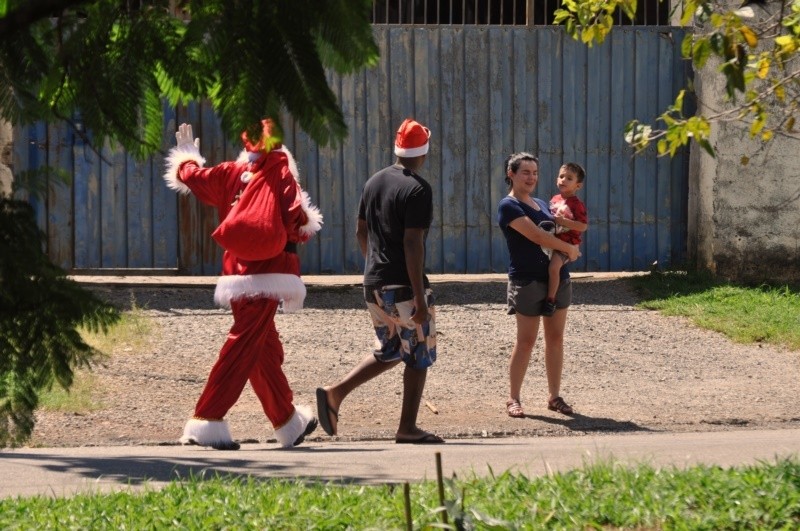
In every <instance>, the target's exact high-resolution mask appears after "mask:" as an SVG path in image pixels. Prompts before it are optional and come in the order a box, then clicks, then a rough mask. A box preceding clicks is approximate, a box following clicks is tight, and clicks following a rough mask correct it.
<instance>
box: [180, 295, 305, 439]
mask: <svg viewBox="0 0 800 531" xmlns="http://www.w3.org/2000/svg"><path fill="white" fill-rule="evenodd" d="M231 309H232V310H233V327H232V328H231V330H230V332H228V339H227V341H225V344H224V345H223V346H222V350H220V353H219V359H218V360H217V362H216V363H215V364H214V367H213V368H212V369H211V374H209V375H208V382H207V383H206V387H205V389H204V390H203V394H201V395H200V399H199V400H198V401H197V406H196V407H195V410H194V416H195V417H196V418H201V419H205V420H221V419H222V418H223V417H225V414H226V413H228V410H229V409H230V408H231V407H233V405H234V404H235V403H236V401H237V400H238V399H239V396H240V395H241V394H242V390H243V389H244V386H245V383H247V380H250V385H251V386H252V387H253V390H254V391H255V393H256V396H258V399H259V400H260V401H261V407H262V408H263V409H264V413H266V415H267V418H268V419H269V420H270V422H272V425H273V426H274V427H275V428H279V427H281V426H282V425H283V424H285V423H286V422H287V421H288V420H289V419H290V418H291V416H292V414H293V413H294V405H292V398H293V397H292V389H291V388H290V387H289V382H288V381H287V380H286V375H284V374H283V369H282V368H281V365H282V364H283V345H281V340H280V337H279V336H278V331H277V330H276V329H275V312H276V310H277V309H278V301H275V300H272V299H265V298H257V299H239V300H234V301H231Z"/></svg>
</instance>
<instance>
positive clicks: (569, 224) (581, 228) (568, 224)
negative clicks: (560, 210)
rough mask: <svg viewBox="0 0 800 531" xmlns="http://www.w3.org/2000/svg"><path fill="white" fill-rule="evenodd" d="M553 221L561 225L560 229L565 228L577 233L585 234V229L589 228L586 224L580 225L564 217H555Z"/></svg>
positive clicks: (578, 222)
mask: <svg viewBox="0 0 800 531" xmlns="http://www.w3.org/2000/svg"><path fill="white" fill-rule="evenodd" d="M555 220H556V223H557V224H559V225H561V226H562V227H566V228H568V229H569V230H574V231H577V232H585V231H586V229H588V228H589V224H588V223H581V222H580V221H576V220H574V219H569V218H565V217H564V216H555Z"/></svg>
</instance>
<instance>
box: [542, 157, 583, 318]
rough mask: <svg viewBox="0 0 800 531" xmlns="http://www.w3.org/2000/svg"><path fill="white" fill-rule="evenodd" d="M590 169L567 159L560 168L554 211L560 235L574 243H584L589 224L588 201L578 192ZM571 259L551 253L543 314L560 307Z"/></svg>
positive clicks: (552, 210) (553, 201)
mask: <svg viewBox="0 0 800 531" xmlns="http://www.w3.org/2000/svg"><path fill="white" fill-rule="evenodd" d="M585 178H586V171H585V170H584V169H583V168H582V167H581V165H580V164H577V163H575V162H567V163H566V164H564V165H563V166H561V168H560V169H559V170H558V177H557V178H556V186H558V191H559V193H557V194H556V195H554V196H553V198H552V199H551V200H550V212H552V214H553V217H555V221H556V233H555V235H556V237H557V238H559V239H561V240H564V241H565V242H567V243H571V244H573V245H580V243H581V233H582V232H584V231H585V230H586V229H587V228H588V227H589V225H588V219H587V215H586V205H584V204H583V201H581V200H580V199H578V196H577V195H575V194H577V193H578V190H580V189H581V188H583V180H584V179H585ZM568 262H569V258H568V257H567V255H565V254H564V253H561V252H558V251H552V252H551V253H550V270H549V278H548V283H547V298H546V299H545V301H544V305H543V307H542V315H544V316H547V317H549V316H551V315H553V314H554V313H555V311H556V292H557V291H558V286H559V284H560V283H561V278H560V277H561V268H562V267H563V266H564V265H565V264H566V263H568Z"/></svg>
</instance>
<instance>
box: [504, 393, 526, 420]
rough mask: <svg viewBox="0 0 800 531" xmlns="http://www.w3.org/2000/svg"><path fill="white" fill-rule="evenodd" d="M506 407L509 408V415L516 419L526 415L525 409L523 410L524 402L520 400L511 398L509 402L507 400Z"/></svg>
mask: <svg viewBox="0 0 800 531" xmlns="http://www.w3.org/2000/svg"><path fill="white" fill-rule="evenodd" d="M506 409H507V410H508V416H509V417H513V418H515V419H521V418H524V417H525V411H523V409H522V404H520V403H519V400H515V399H513V398H510V399H509V400H508V402H506Z"/></svg>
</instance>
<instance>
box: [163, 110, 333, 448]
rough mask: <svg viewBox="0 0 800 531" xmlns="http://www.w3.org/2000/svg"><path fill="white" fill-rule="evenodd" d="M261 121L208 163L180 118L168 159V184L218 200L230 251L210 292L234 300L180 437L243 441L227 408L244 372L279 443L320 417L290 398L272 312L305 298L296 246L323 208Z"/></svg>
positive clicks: (218, 444) (298, 437)
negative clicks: (251, 134)
mask: <svg viewBox="0 0 800 531" xmlns="http://www.w3.org/2000/svg"><path fill="white" fill-rule="evenodd" d="M262 125H263V137H262V140H261V141H260V142H258V143H257V144H253V143H251V142H249V140H248V139H247V136H246V135H245V134H243V135H242V139H243V141H244V142H245V150H244V151H242V153H241V155H240V156H239V158H238V159H237V160H236V161H228V162H223V163H221V164H218V165H216V166H212V167H208V168H206V167H204V164H205V159H204V158H203V157H202V156H201V155H200V150H199V139H197V140H195V139H194V138H193V135H192V128H191V125H186V124H182V125H181V126H180V128H179V130H178V132H177V133H176V134H175V137H176V139H177V146H176V147H174V148H172V149H171V150H170V152H169V154H168V156H167V159H166V172H165V174H164V179H165V180H166V182H167V185H168V186H169V187H170V188H172V189H173V190H176V191H177V192H180V193H185V194H188V193H192V194H194V195H195V196H196V197H197V198H198V199H199V200H200V201H202V202H203V203H206V204H209V205H212V206H214V207H216V208H217V211H218V214H219V220H220V227H219V228H218V229H217V230H216V231H215V233H214V238H215V239H216V240H217V241H218V242H220V243H221V245H222V246H223V247H224V248H225V252H224V254H223V257H222V275H221V276H220V278H219V281H218V282H217V287H216V292H215V295H214V299H215V301H216V302H217V304H219V305H220V306H223V307H230V308H231V310H232V312H233V320H234V322H233V327H232V328H231V330H230V332H229V333H228V337H227V340H226V341H225V344H224V345H223V346H222V349H221V351H220V353H219V358H218V359H217V362H216V363H215V365H214V367H213V368H212V369H211V372H210V374H209V376H208V381H207V383H206V386H205V389H204V390H203V393H202V394H201V395H200V398H199V400H198V401H197V405H196V406H195V410H194V416H193V417H192V418H191V419H190V420H189V421H188V422H187V423H186V426H185V428H184V431H183V436H182V437H181V439H180V441H181V443H183V444H198V445H202V446H211V447H213V448H216V449H223V450H235V449H238V448H239V445H238V443H236V442H234V440H233V439H232V437H231V434H230V431H229V429H228V423H227V421H226V420H225V418H224V417H225V415H226V414H227V412H228V410H229V409H230V408H231V407H232V406H233V405H234V404H235V403H236V401H237V400H238V399H239V396H240V394H241V392H242V390H243V389H244V386H245V384H246V383H247V381H248V380H249V381H250V384H251V386H252V388H253V390H254V391H255V393H256V395H257V396H258V399H259V401H260V402H261V406H262V408H263V410H264V413H265V414H266V416H267V418H268V419H269V421H270V422H271V423H272V426H273V428H274V430H275V437H276V439H277V440H278V442H279V443H280V445H281V446H282V447H284V448H289V447H292V446H295V445H297V444H300V443H301V442H302V441H303V439H304V438H305V436H306V435H308V434H309V433H311V432H312V431H313V430H314V429H315V428H316V426H317V420H316V418H314V415H313V413H312V412H311V409H310V408H308V407H306V406H298V407H295V406H294V404H293V402H292V399H293V395H292V389H291V387H290V386H289V383H288V381H287V379H286V376H285V375H284V373H283V369H282V367H281V366H282V364H283V357H284V353H283V346H282V345H281V341H280V338H279V336H278V332H277V330H276V329H275V321H274V317H275V313H276V311H277V309H278V305H279V304H281V303H282V305H283V306H282V309H283V311H285V312H291V311H295V310H298V309H300V308H302V306H303V300H304V298H305V295H306V288H305V285H304V284H303V281H302V280H301V279H300V261H299V258H298V256H297V252H296V248H297V244H298V243H303V242H305V241H307V240H308V239H309V238H311V236H312V235H314V234H315V233H316V232H317V231H319V230H320V228H321V226H322V216H321V215H320V212H319V210H318V209H317V208H316V207H315V206H313V205H312V204H311V201H310V199H309V197H308V194H307V193H306V192H305V191H303V189H302V188H301V187H300V184H299V182H298V172H297V165H296V164H295V161H294V158H293V157H292V155H291V153H289V151H288V150H287V149H286V148H285V147H283V146H281V145H280V144H279V143H277V144H275V145H272V142H271V138H272V137H271V133H272V122H270V121H269V120H264V121H263V122H262ZM265 145H266V147H265ZM240 202H241V204H239V203H240ZM243 206H244V208H242V207H243ZM256 207H258V208H259V209H261V210H263V212H258V211H257V210H256ZM248 230H249V232H248ZM254 231H255V232H254ZM276 247H277V248H276Z"/></svg>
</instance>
